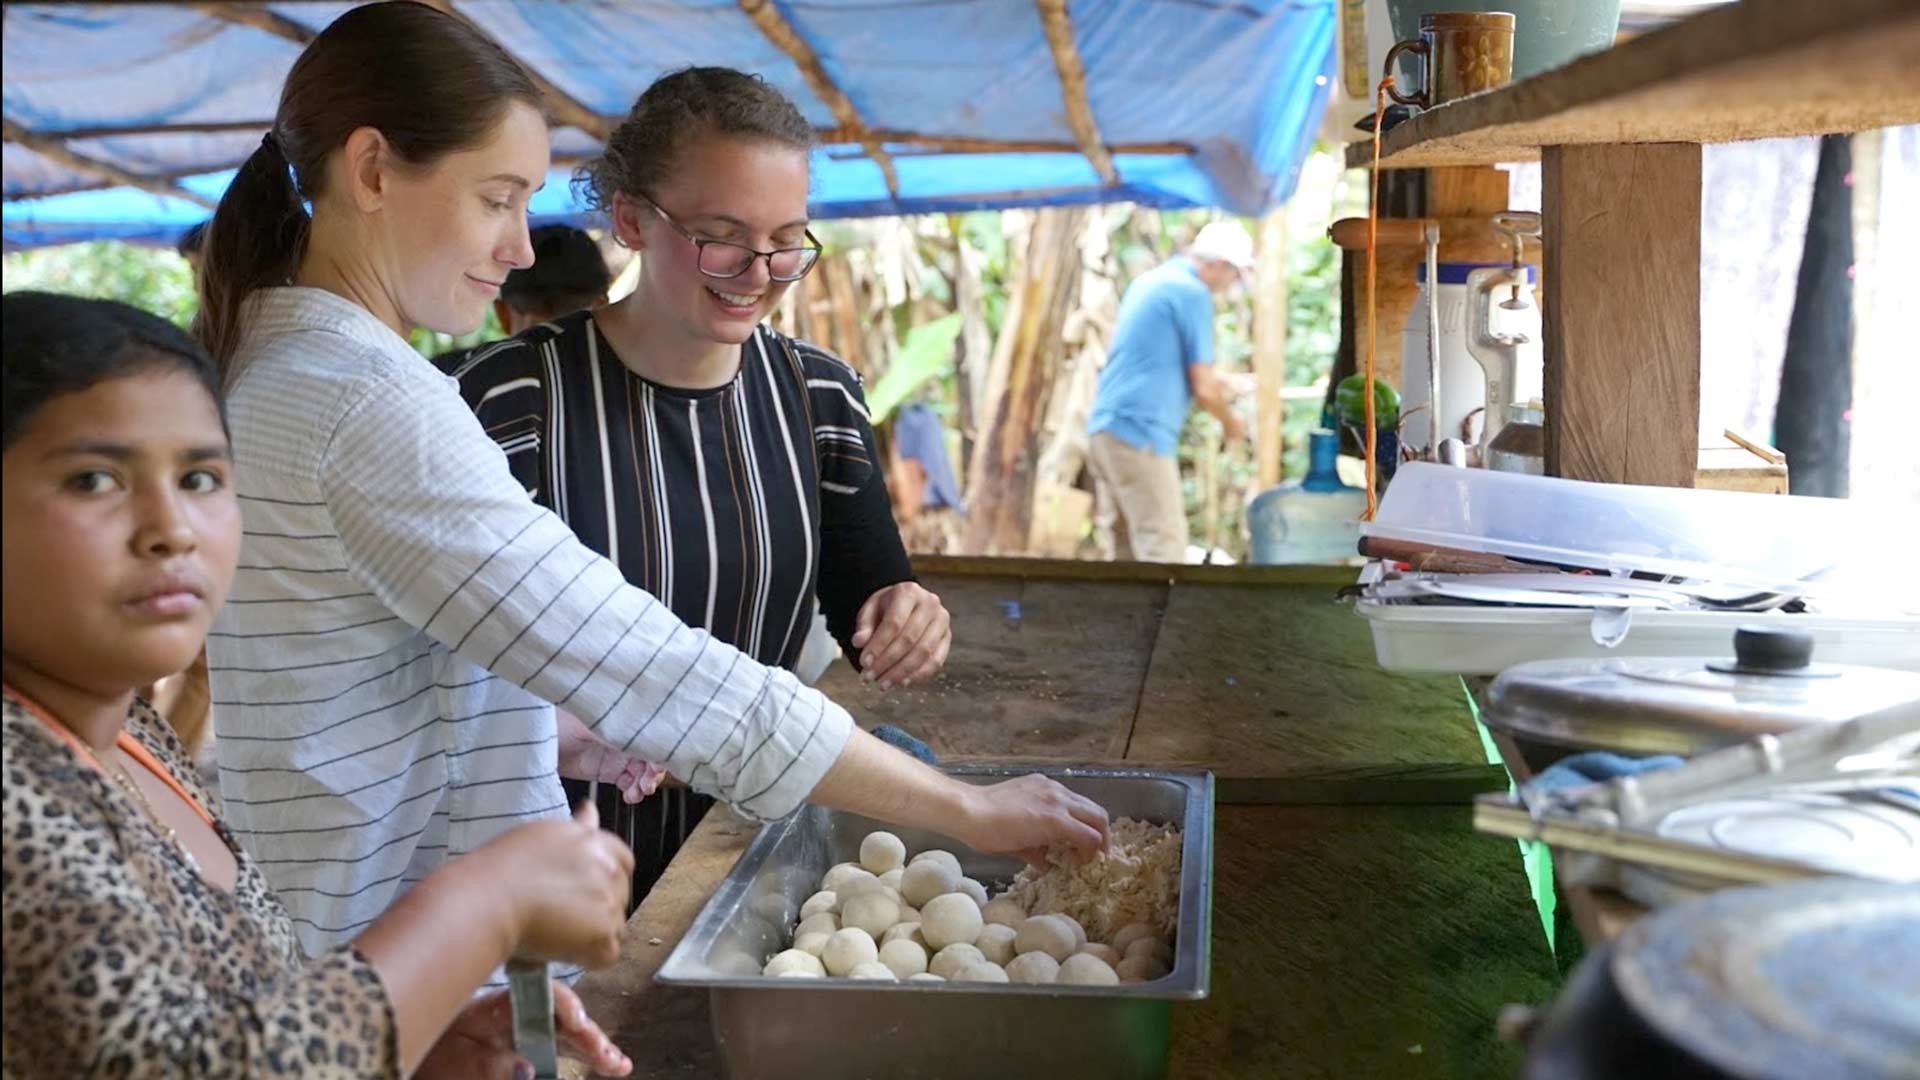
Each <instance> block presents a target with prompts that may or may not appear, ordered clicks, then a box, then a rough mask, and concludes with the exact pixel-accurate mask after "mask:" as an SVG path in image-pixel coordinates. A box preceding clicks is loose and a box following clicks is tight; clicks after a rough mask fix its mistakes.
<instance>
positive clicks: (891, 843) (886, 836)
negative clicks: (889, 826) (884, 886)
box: [860, 831, 907, 875]
mask: <svg viewBox="0 0 1920 1080" xmlns="http://www.w3.org/2000/svg"><path fill="white" fill-rule="evenodd" d="M860 865H861V866H864V867H866V868H867V870H868V871H869V872H870V873H873V874H875V875H879V874H884V873H886V872H887V871H889V870H894V869H897V868H899V867H902V866H905V865H907V845H906V844H905V843H904V842H903V841H902V840H901V839H900V838H899V837H898V836H895V835H894V834H892V833H890V832H885V831H881V832H870V833H868V834H867V838H866V839H865V840H862V841H860Z"/></svg>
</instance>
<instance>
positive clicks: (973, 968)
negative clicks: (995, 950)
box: [953, 960, 1010, 983]
mask: <svg viewBox="0 0 1920 1080" xmlns="http://www.w3.org/2000/svg"><path fill="white" fill-rule="evenodd" d="M953 981H954V982H995V983H1003V982H1008V981H1010V980H1009V979H1008V978H1007V971H1006V969H1005V968H1003V967H1001V966H1000V965H999V964H996V963H994V962H993V961H991V960H976V961H974V962H973V963H971V964H968V965H966V966H965V967H963V968H961V969H960V970H959V971H956V972H954V973H953Z"/></svg>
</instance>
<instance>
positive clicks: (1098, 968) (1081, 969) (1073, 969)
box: [1060, 953, 1120, 986]
mask: <svg viewBox="0 0 1920 1080" xmlns="http://www.w3.org/2000/svg"><path fill="white" fill-rule="evenodd" d="M1060 981H1061V982H1063V983H1066V984H1067V985H1069V986H1118V985H1120V976H1118V975H1116V974H1114V971H1113V969H1112V968H1110V967H1108V966H1107V962H1106V961H1105V960H1102V959H1100V958H1099V957H1097V956H1092V955H1090V954H1088V953H1074V954H1073V955H1072V956H1069V957H1067V959H1066V962H1065V963H1063V964H1061V965H1060Z"/></svg>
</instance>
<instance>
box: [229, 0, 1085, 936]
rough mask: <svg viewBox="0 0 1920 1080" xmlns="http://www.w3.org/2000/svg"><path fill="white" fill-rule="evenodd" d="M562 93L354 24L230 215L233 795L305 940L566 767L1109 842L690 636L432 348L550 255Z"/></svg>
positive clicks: (319, 65) (972, 837)
mask: <svg viewBox="0 0 1920 1080" xmlns="http://www.w3.org/2000/svg"><path fill="white" fill-rule="evenodd" d="M539 105H540V99H539V95H538V92H537V90H536V88H535V85H534V83H533V82H532V81H531V80H530V79H529V78H528V76H527V75H526V74H525V72H523V71H522V70H521V69H520V68H519V67H518V66H517V65H516V64H515V63H514V61H513V60H512V59H511V58H510V57H508V56H507V54H506V53H505V52H503V51H502V50H501V49H500V48H499V47H498V46H497V45H495V44H494V43H493V42H492V41H491V40H490V39H488V38H487V37H485V36H484V35H483V34H481V33H480V32H478V31H477V30H475V29H474V28H473V27H471V26H470V25H469V24H468V23H467V22H466V21H465V20H463V19H461V18H459V17H457V16H454V15H449V14H446V13H444V12H442V11H440V10H437V9H435V8H431V7H427V6H424V5H420V4H414V3H409V2H404V0H400V2H394V3H385V4H373V5H368V6H366V7H361V8H356V9H354V10H352V11H350V12H348V13H347V14H345V15H343V16H341V18H340V19H339V20H338V21H336V22H334V23H333V24H332V25H331V26H329V27H328V28H327V29H326V30H324V31H322V32H321V33H320V35H319V36H318V37H316V38H315V39H314V41H313V42H312V43H311V44H309V45H308V46H307V48H306V51H305V52H303V53H302V54H301V56H300V58H299V60H298V61H297V62H296V63H295V64H294V66H293V68H292V71H291V72H290V73H289V75H288V77H287V83H286V86H285V88H284V90H283V91H282V94H281V99H280V105H279V108H278V110H277V112H276V113H275V118H274V125H273V131H272V133H271V135H270V136H269V137H268V138H267V139H266V140H265V141H264V142H263V144H262V145H261V147H260V149H259V150H258V151H256V152H255V154H254V155H253V157H252V158H251V159H250V160H249V161H248V162H247V163H246V164H245V165H244V166H243V167H242V168H241V170H240V172H239V174H238V176H236V177H235V179H234V182H233V186H232V187H231V189H230V190H229V191H228V192H227V194H226V196H225V197H224V198H223V199H222V201H221V204H220V207H219V210H218V211H217V212H216V214H215V216H214V219H213V224H212V227H211V231H210V235H209V237H208V251H207V263H206V268H205V273H204V275H203V281H202V288H203V291H204V294H205V307H204V308H203V312H202V318H201V322H200V327H199V329H200V333H201V337H202V339H203V340H204V341H205V342H206V343H207V346H208V348H209V349H210V351H211V352H212V353H213V355H214V358H215V359H216V361H217V362H218V363H219V365H220V370H221V373H222V376H223V379H224V382H225V384H226V385H227V386H228V387H229V389H230V394H231V398H230V414H231V419H232V427H233V454H234V465H235V481H236V485H235V490H236V494H237V496H238V499H239V503H240V512H241V519H242V523H243V526H244V536H243V539H242V543H241V550H240V558H239V569H238V572H237V574H236V577H235V579H234V585H233V596H232V599H231V600H230V601H229V602H228V604H227V607H226V609H225V612H224V613H223V615H222V616H221V618H220V620H219V622H218V623H217V624H216V625H215V627H214V630H213V633H212V634H210V635H209V638H208V660H209V669H210V672H211V675H212V687H213V697H214V707H215V710H216V713H215V715H216V717H217V721H218V730H217V745H218V747H219V755H220V782H221V790H222V795H223V797H224V801H225V806H226V810H227V816H228V819H229V821H230V822H231V823H232V825H233V830H234V833H235V834H236V835H237V836H238V837H239V839H240V841H241V843H242V844H244V845H246V846H247V847H248V848H249V849H250V850H251V851H252V853H253V854H254V855H255V856H256V857H257V858H258V859H259V861H260V864H261V866H262V867H263V868H264V869H265V871H266V873H267V875H268V876H269V878H270V879H271V880H272V881H273V884H274V886H275V889H276V891H277V892H278V894H279V896H280V898H281V900H282V901H283V902H284V903H285V904H286V905H287V908H288V909H289V911H290V912H291V913H292V916H293V919H294V923H295V925H296V927H297V928H298V929H299V932H300V938H301V941H302V943H303V945H304V946H305V947H306V948H307V949H308V951H309V952H320V951H322V950H325V949H327V948H330V947H332V946H334V945H336V944H338V943H340V942H343V941H346V940H348V939H350V938H351V937H352V936H353V935H354V934H356V933H358V932H360V930H361V929H362V928H364V927H366V926H367V925H369V924H370V923H371V921H372V920H374V919H376V918H378V917H379V915H380V913H381V912H382V911H384V910H386V909H387V907H388V906H389V905H391V904H393V903H394V902H395V900H396V898H398V897H400V896H401V895H402V894H403V892H404V891H405V890H407V889H408V888H410V887H411V886H412V885H413V884H414V883H415V882H417V881H420V880H421V879H423V878H424V877H426V876H427V875H428V874H429V873H431V872H432V871H433V870H434V869H435V868H436V867H438V866H440V865H441V864H442V863H444V862H445V861H446V860H448V859H449V858H451V857H453V856H456V855H459V854H461V853H463V852H467V851H471V850H473V849H475V848H477V847H479V846H481V845H483V844H485V843H487V842H488V841H489V840H491V839H492V838H493V837H494V836H496V835H498V834H499V833H501V832H503V831H504V830H507V829H509V828H511V827H512V826H514V825H515V824H518V823H521V822H526V821H531V820H537V819H541V818H548V817H562V816H564V815H565V814H566V812H567V806H566V799H565V797H564V795H563V793H562V791H561V787H560V783H559V779H558V776H557V775H556V774H557V772H560V771H570V772H572V773H577V774H584V775H585V776H586V777H588V778H596V777H597V778H598V779H601V780H617V781H618V782H620V783H621V784H622V786H624V787H627V788H629V790H632V791H633V792H635V793H636V794H638V793H640V792H642V791H644V790H646V789H647V788H648V787H649V786H650V785H651V783H652V782H653V781H654V780H655V777H654V776H653V774H652V771H651V768H650V767H648V766H644V765H642V764H641V763H640V762H641V760H643V759H644V760H645V761H655V762H659V763H661V765H663V766H664V767H665V768H666V769H667V770H668V771H670V772H672V773H673V774H674V775H675V776H677V777H679V778H681V779H683V780H685V781H686V782H687V783H689V784H690V785H692V786H693V787H695V788H696V789H698V790H701V791H703V792H707V793H711V794H715V795H718V796H719V797H721V798H724V799H726V800H728V801H729V802H731V803H732V804H733V805H734V807H735V808H736V809H737V810H739V811H740V812H741V813H743V814H745V815H748V816H750V817H756V818H763V819H770V818H777V817H780V816H782V815H785V814H787V813H789V812H790V811H792V810H793V809H795V808H796V807H797V806H798V805H799V804H800V803H801V802H802V801H804V800H808V799H812V800H814V801H817V802H821V803H824V804H827V805H830V806H837V807H842V808H846V809H850V810H854V811H857V812H861V813H865V814H868V815H870V816H874V817H879V818H883V819H887V820H892V821H897V822H901V823H904V824H908V825H918V826H922V827H926V828H931V829H936V830H939V831H941V832H944V833H946V834H948V835H950V836H953V837H955V838H957V839H959V840H960V841H962V842H964V843H967V844H969V845H971V846H973V847H975V848H977V849H980V850H983V851H1038V850H1039V849H1042V848H1045V847H1048V846H1049V845H1053V844H1065V845H1069V846H1072V847H1074V848H1078V849H1081V850H1086V849H1091V848H1094V847H1096V846H1098V845H1100V844H1101V843H1103V842H1104V839H1105V833H1106V815H1105V813H1104V811H1102V810H1101V809H1100V808H1099V807H1098V806H1096V805H1094V804H1093V803H1091V802H1089V801H1088V800H1086V799H1083V798H1081V797H1079V796H1076V795H1074V794H1072V793H1070V792H1068V791H1067V790H1066V789H1065V788H1064V787H1061V786H1060V785H1059V784H1056V783H1054V782H1052V781H1050V780H1047V779H1045V778H1043V777H1038V776H1026V777H1021V778H1018V779H1016V780H1013V781H1009V782H1007V783H1005V784H1001V785H997V786H995V787H991V788H981V787H975V786H973V785H969V784H965V783H960V782H958V781H955V780H953V779H951V778H949V777H947V776H945V775H944V774H942V773H939V772H937V771H935V770H933V769H930V768H928V767H926V766H924V765H922V764H920V763H919V762H917V761H915V760H913V759H912V758H909V757H907V756H906V755H904V754H901V753H898V752H896V751H894V750H892V749H890V748H888V747H886V746H884V745H882V744H880V743H879V742H878V741H876V740H874V739H873V738H872V737H871V736H868V735H866V734H864V733H863V732H861V731H859V730H858V729H857V728H855V727H854V725H853V722H852V720H851V718H850V717H849V716H848V715H847V713H846V711H845V710H843V709H841V708H840V707H839V706H837V705H834V704H833V703H832V702H830V701H828V700H827V699H826V698H825V697H823V696H822V695H821V694H819V693H818V692H817V691H815V690H812V689H811V688H808V687H805V686H803V685H801V684H800V683H799V681H798V680H796V679H795V678H794V676H793V675H792V674H791V673H789V672H787V671H784V670H781V669H778V668H774V667H768V666H763V665H762V664H760V663H758V662H756V661H755V660H753V659H752V658H750V657H748V656H744V655H742V654H741V653H740V652H739V651H737V650H736V649H734V648H733V647H732V646H729V645H727V644H725V643H723V642H721V641H718V640H715V639H714V638H713V637H712V636H710V635H709V634H707V633H706V632H705V631H702V630H696V629H690V628H688V627H687V626H686V625H685V624H684V623H682V622H681V621H680V620H679V619H677V618H675V617H674V615H673V613H672V611H671V610H670V609H669V608H667V607H665V606H663V605H662V604H661V603H660V602H658V601H657V600H655V599H654V598H653V597H651V596H649V595H648V594H647V593H646V592H644V591H643V590H641V589H639V588H637V587H635V586H633V585H631V584H629V583H628V582H627V581H626V580H625V578H624V577H623V576H622V574H621V572H620V569H619V567H618V566H616V565H615V564H613V563H612V562H610V561H609V560H607V559H606V558H604V557H602V556H601V555H598V554H596V553H595V552H594V551H592V550H591V549H590V548H588V547H586V546H585V545H583V544H582V543H581V542H580V541H579V540H578V539H576V538H575V536H574V535H573V533H572V532H570V531H569V530H568V529H567V527H566V525H565V524H563V523H562V521H561V519H560V518H559V517H557V516H555V515H554V514H553V513H552V512H551V511H549V510H546V509H543V508H541V507H539V506H537V505H535V503H534V502H533V501H532V500H531V499H530V498H529V497H528V495H527V492H526V488H525V487H524V486H523V485H522V484H521V483H520V482H518V481H517V480H516V479H515V478H514V476H513V473H512V472H511V471H510V469H509V468H508V466H507V463H506V460H505V459H504V457H503V456H502V455H501V453H500V450H499V448H498V447H497V446H496V445H495V444H494V442H493V440H492V439H491V438H489V437H488V435H487V433H486V432H485V430H483V429H482V427H481V426H480V424H479V422H478V421H477V420H476V419H475V418H474V415H473V413H472V411H471V410H470V409H469V408H468V407H467V405H466V404H465V402H464V401H463V400H462V399H461V396H460V394H459V391H458V389H457V388H456V386H455V385H454V384H453V383H452V381H451V380H449V379H447V378H445V377H444V376H442V375H440V374H439V372H438V371H437V370H436V369H435V368H434V366H433V365H432V364H431V363H430V362H429V361H427V360H426V359H424V358H423V357H421V356H419V355H418V354H417V353H415V352H414V351H413V350H412V349H411V348H410V347H409V346H408V345H407V341H406V335H407V333H408V331H409V330H410V329H411V328H413V327H415V326H426V327H429V328H431V329H434V330H439V331H444V332H447V333H452V334H461V333H466V332H469V331H471V330H473V329H474V328H475V327H477V326H479V325H480V323H481V321H482V319H483V318H484V316H485V313H486V310H487V307H488V305H489V304H490V303H491V302H492V301H493V299H494V297H495V296H496V295H497V294H498V291H499V287H500V283H501V282H502V281H503V280H504V279H505V278H506V276H507V274H508V273H509V272H510V271H512V270H514V269H516V268H520V267H524V266H526V265H528V263H529V262H530V261H531V259H532V251H531V248H530V246H529V243H528V237H527V222H526V209H527V201H528V199H529V198H530V197H531V196H532V194H533V192H534V190H535V189H536V188H537V187H538V186H539V185H540V184H541V183H542V182H543V179H544V177H545V176H546V172H547V168H548V165H549V156H548V144H547V129H546V124H545V121H544V119H543V117H542V114H541V112H540V111H539ZM308 207H311V211H309V210H308V209H307V208H308ZM555 705H559V706H561V707H562V708H563V709H564V710H565V712H566V714H567V716H568V717H569V718H570V719H568V720H565V721H561V720H556V718H555V709H554V706H555ZM575 717H577V718H578V719H577V720H575V719H571V718H575ZM629 755H631V756H629ZM609 759H610V760H611V764H610V765H596V761H603V760H609Z"/></svg>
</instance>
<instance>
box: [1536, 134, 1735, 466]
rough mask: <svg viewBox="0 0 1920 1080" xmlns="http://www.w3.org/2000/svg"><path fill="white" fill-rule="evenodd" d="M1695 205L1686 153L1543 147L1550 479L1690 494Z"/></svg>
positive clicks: (1694, 426) (1696, 170) (1695, 370)
mask: <svg viewBox="0 0 1920 1080" xmlns="http://www.w3.org/2000/svg"><path fill="white" fill-rule="evenodd" d="M1700 197H1701V192H1700V147H1699V146H1697V145H1694V144H1691V143H1667V144H1660V145H1650V146H1561V147H1548V148H1547V149H1546V151H1545V153H1544V155H1543V157H1542V169H1541V211H1542V214H1541V216H1542V218H1543V225H1544V228H1545V248H1546V263H1547V265H1546V273H1545V276H1546V279H1547V280H1548V281H1550V282H1552V283H1553V287H1552V288H1550V289H1549V290H1547V293H1546V296H1545V298H1544V301H1543V306H1544V312H1543V314H1544V316H1545V333H1546V342H1545V356H1546V372H1545V375H1546V379H1545V383H1546V395H1547V401H1546V404H1547V472H1548V473H1549V474H1550V475H1554V476H1564V477H1569V478H1572V479H1576V480H1601V481H1609V482H1612V483H1623V484H1659V485H1665V486H1669V487H1692V486H1693V483H1694V473H1695V471H1696V469H1697V468H1698V465H1699V453H1700V442H1699V426H1700Z"/></svg>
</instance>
